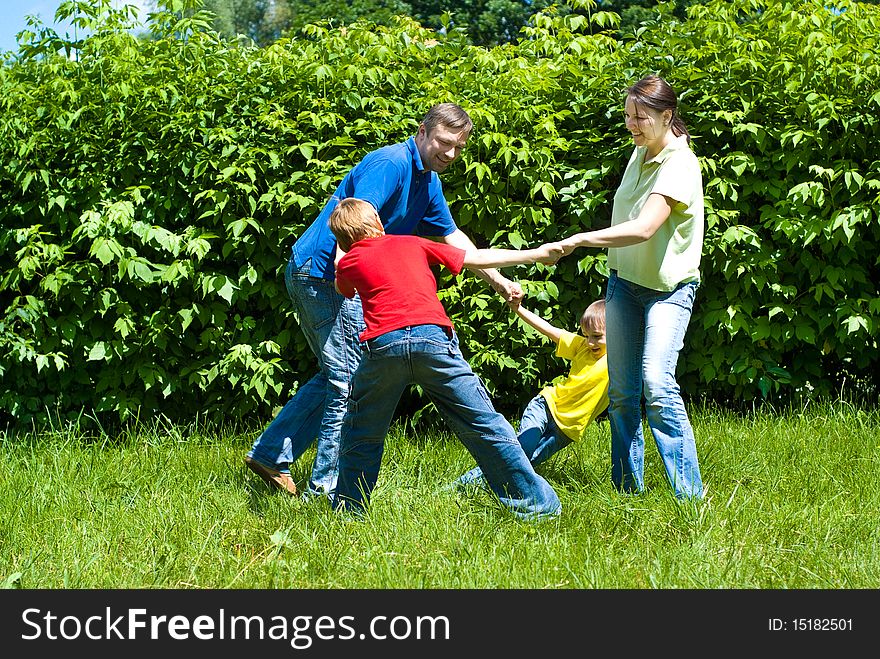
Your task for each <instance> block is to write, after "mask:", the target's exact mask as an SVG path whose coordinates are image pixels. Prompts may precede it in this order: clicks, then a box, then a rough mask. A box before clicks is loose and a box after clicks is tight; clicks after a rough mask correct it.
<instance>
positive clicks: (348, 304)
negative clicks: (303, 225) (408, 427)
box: [248, 259, 364, 500]
mask: <svg viewBox="0 0 880 659" xmlns="http://www.w3.org/2000/svg"><path fill="white" fill-rule="evenodd" d="M309 266H310V261H306V263H305V264H304V265H303V266H302V267H300V268H298V269H297V268H296V267H295V265H294V263H293V259H291V260H290V262H289V263H288V264H287V271H286V274H285V283H286V285H287V292H288V294H289V295H290V299H291V300H292V301H293V307H294V310H295V312H296V317H297V321H298V322H299V325H300V328H301V329H302V331H303V334H305V337H306V341H307V342H308V344H309V347H310V348H311V349H312V352H314V353H315V355H316V356H317V358H318V367H319V369H320V370H319V371H318V373H317V375H315V376H314V377H312V379H311V380H309V381H308V382H306V383H305V384H304V385H302V386H300V387H299V389H298V390H297V392H296V394H295V395H294V397H293V398H291V399H290V401H288V403H287V404H286V405H285V406H284V407H283V408H282V410H281V411H280V412H279V413H278V415H277V416H276V417H275V418H274V419H273V420H272V422H271V423H270V424H269V425H268V426H267V427H266V428H265V430H263V432H262V434H261V435H260V436H259V437H258V438H257V441H256V442H254V445H253V446H252V447H251V450H250V451H249V452H248V456H250V457H251V458H253V459H254V460H256V461H257V462H260V463H262V464H264V465H266V466H269V467H273V468H274V469H277V470H279V471H285V472H286V471H288V470H289V469H290V463H293V462H295V461H296V460H297V459H298V458H299V457H300V456H301V455H302V454H303V453H304V452H305V451H306V450H307V449H308V448H309V447H310V446H311V445H312V442H313V441H315V438H317V440H318V447H317V455H316V456H315V463H314V465H313V467H312V476H311V478H310V480H309V488H308V489H309V494H318V495H320V494H323V495H325V496H327V497H328V498H329V499H331V500H332V497H333V492H334V490H335V488H336V479H337V475H338V467H339V465H338V460H339V433H340V430H341V428H342V418H343V417H344V416H345V411H346V408H347V406H348V397H349V392H350V390H351V386H350V385H351V379H352V377H353V376H354V372H355V370H356V369H357V366H358V363H359V362H360V359H361V349H360V342H359V339H358V335H359V334H360V333H361V332H362V331H363V330H364V314H363V309H362V308H361V301H360V298H359V297H357V296H355V298H354V299H352V300H349V299H347V298H345V297H344V296H342V295H340V294H339V293H338V292H337V291H336V288H335V286H334V284H333V282H332V281H328V280H326V279H320V278H317V277H310V276H309V274H308V272H309Z"/></svg>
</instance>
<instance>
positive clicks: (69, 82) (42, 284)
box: [0, 0, 880, 422]
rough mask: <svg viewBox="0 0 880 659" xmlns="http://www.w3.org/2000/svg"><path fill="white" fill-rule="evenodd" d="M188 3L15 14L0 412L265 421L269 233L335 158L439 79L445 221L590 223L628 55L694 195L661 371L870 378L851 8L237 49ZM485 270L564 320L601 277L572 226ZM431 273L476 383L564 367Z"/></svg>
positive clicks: (874, 171) (516, 402)
mask: <svg viewBox="0 0 880 659" xmlns="http://www.w3.org/2000/svg"><path fill="white" fill-rule="evenodd" d="M193 6H194V3H193V2H192V0H167V1H166V2H165V3H163V10H162V11H160V12H157V13H155V14H153V15H152V16H151V18H150V21H149V27H150V29H151V30H152V32H153V35H152V38H151V39H138V38H135V37H134V36H132V35H131V34H130V33H129V32H128V31H127V30H126V29H125V28H126V27H129V26H130V25H131V23H130V21H129V19H128V16H127V14H126V10H124V9H123V10H116V9H113V8H112V7H111V4H110V3H109V2H107V0H94V2H92V3H85V2H67V3H64V4H63V5H62V7H61V9H60V10H59V11H60V12H62V13H64V12H67V13H68V14H69V15H71V16H75V17H77V20H78V21H79V25H80V27H82V28H83V29H85V30H87V31H88V32H90V33H91V36H89V37H87V38H84V39H79V40H74V39H69V38H62V37H59V36H58V35H56V34H55V33H54V32H52V31H51V30H48V29H45V28H41V29H38V30H36V31H35V32H34V33H33V34H32V35H30V37H26V39H25V42H24V43H22V44H21V46H20V48H19V51H18V52H17V53H9V54H7V55H6V61H5V63H4V65H3V66H2V67H0V109H2V115H0V157H2V161H3V163H4V176H3V177H2V178H0V200H2V203H0V224H2V228H0V248H2V251H0V282H2V283H0V354H2V361H0V409H2V410H3V411H4V413H5V414H6V415H7V416H8V418H9V420H10V421H12V422H22V421H28V420H30V419H34V418H37V419H39V418H43V417H45V416H46V415H47V414H52V415H56V414H57V415H59V416H61V417H70V416H74V415H78V414H82V413H83V411H86V412H91V411H95V412H97V413H98V414H99V415H110V416H112V417H116V418H121V419H126V418H129V417H130V416H132V415H141V416H145V415H153V414H164V415H167V416H169V417H171V418H186V417H190V416H193V415H195V414H196V413H198V414H201V415H204V416H208V417H219V416H223V417H242V416H247V415H259V416H260V417H262V418H265V417H267V416H268V415H269V414H270V413H271V410H272V408H273V407H275V406H276V405H278V404H281V403H283V402H284V401H285V400H286V399H287V398H288V397H289V395H290V393H291V392H292V391H293V390H294V389H295V387H296V385H297V383H299V382H303V381H304V380H305V379H307V378H308V377H310V376H311V374H312V373H313V372H314V368H315V367H314V358H313V357H312V355H311V353H310V352H309V350H308V347H307V346H306V343H305V340H304V338H303V337H302V335H301V333H300V332H299V330H298V328H297V325H296V322H295V320H294V319H293V317H292V315H291V312H290V305H289V303H288V301H287V295H286V292H285V290H284V285H283V276H282V274H283V267H284V264H285V262H286V259H287V257H288V255H289V249H290V246H291V244H292V243H293V241H294V240H295V239H296V236H297V235H299V234H300V233H301V232H302V230H303V229H304V228H305V227H306V226H307V225H308V224H309V223H310V222H311V220H312V219H313V218H314V217H315V216H316V214H317V212H318V210H319V208H320V207H321V205H322V204H323V203H324V201H325V199H326V197H327V195H329V194H330V193H331V192H332V190H333V189H334V187H335V185H336V184H337V182H338V181H339V179H340V178H341V177H342V176H343V175H344V173H345V172H346V171H347V170H348V169H349V168H350V167H351V166H352V165H353V164H354V163H355V162H357V161H358V160H359V159H360V158H361V157H362V156H363V155H364V154H365V153H367V152H369V151H370V150H372V149H375V148H377V147H379V146H382V145H385V144H388V143H391V142H396V141H401V140H403V139H406V138H407V137H408V136H409V135H411V134H413V132H414V131H415V129H416V127H417V124H418V119H419V118H420V117H421V116H422V115H423V113H424V112H425V111H426V109H427V108H428V107H429V106H430V105H432V104H433V103H436V102H440V101H447V100H453V101H456V102H459V103H461V104H462V105H463V106H464V107H465V108H466V109H467V110H468V111H469V112H470V113H471V115H472V116H473V118H474V120H475V123H476V130H475V132H474V135H473V136H472V138H471V140H470V144H469V146H468V148H467V149H466V151H465V152H464V155H463V156H462V162H461V163H457V164H456V165H455V166H454V167H453V168H452V171H450V172H448V173H447V174H444V188H445V190H446V193H447V197H448V199H449V200H450V203H451V206H452V209H453V214H454V215H455V217H456V218H457V219H458V221H459V224H460V226H461V227H462V228H463V229H464V231H465V232H466V233H468V234H469V235H470V236H471V237H472V238H473V239H474V241H475V242H477V243H478V244H480V245H483V246H486V245H497V246H512V247H519V246H522V245H527V244H536V243H539V242H544V241H547V240H552V239H555V238H558V237H561V236H565V235H568V234H570V233H573V232H574V231H580V230H583V229H585V228H588V227H591V226H604V225H605V224H606V223H607V221H608V217H609V216H610V203H611V198H612V195H613V191H614V189H615V188H616V185H617V182H618V180H619V177H620V175H621V174H622V169H623V166H624V164H625V162H626V157H627V155H628V153H629V151H630V149H631V148H632V147H631V142H630V140H629V139H628V135H627V133H626V132H625V131H624V130H623V127H622V118H621V108H622V100H623V99H622V93H623V90H624V89H625V87H626V85H628V84H630V83H631V82H633V81H634V80H635V79H637V78H639V77H641V76H642V75H644V74H645V73H648V72H652V71H656V72H659V73H660V74H661V75H664V76H665V77H667V79H669V80H670V82H671V83H672V84H673V86H674V87H675V88H676V89H677V91H678V92H679V95H680V97H681V101H682V110H683V113H684V116H685V119H686V120H687V121H688V123H689V126H690V127H691V132H692V134H693V135H694V149H695V151H696V152H697V154H698V156H700V159H701V161H702V163H703V167H704V176H705V179H704V182H705V187H706V195H707V221H708V222H707V240H706V249H705V251H704V253H705V257H704V267H703V271H704V273H703V274H704V280H703V284H702V286H701V288H700V292H699V293H698V298H697V305H696V309H695V313H694V319H693V322H692V326H691V331H690V334H689V337H688V339H687V340H686V347H685V353H684V354H683V359H682V361H681V364H680V366H681V380H682V384H683V387H684V390H685V392H686V393H689V394H692V395H696V394H704V395H707V396H710V397H713V398H716V399H723V400H730V401H736V400H749V399H752V398H756V397H758V398H760V397H772V396H779V395H788V394H789V393H791V392H796V391H802V390H804V389H805V388H807V389H816V390H818V391H819V393H829V392H832V391H834V390H836V389H837V388H839V387H840V386H842V384H843V382H844V379H846V381H847V382H850V381H852V380H853V379H858V380H859V381H861V382H863V383H864V382H867V383H868V386H874V385H873V382H874V381H873V380H872V379H871V378H873V377H874V376H873V372H874V370H875V369H876V362H877V343H876V335H877V322H878V320H877V319H878V313H880V301H878V295H877V284H876V282H877V281H878V279H880V277H878V274H880V273H878V272H877V269H878V268H877V256H876V255H877V253H878V242H880V240H878V239H880V235H878V222H877V200H878V189H880V175H878V161H877V159H876V158H875V157H873V156H872V155H871V153H872V145H873V144H874V143H875V142H876V138H877V131H878V127H877V126H878V124H877V122H878V105H880V90H878V80H880V75H878V55H877V53H876V51H875V50H874V49H873V47H871V46H870V45H869V44H871V43H875V42H876V41H877V37H878V32H880V30H878V25H880V13H878V11H877V8H876V7H874V6H867V5H860V4H858V3H851V2H846V1H842V2H840V3H838V5H837V7H838V10H829V9H826V8H824V7H823V4H822V3H821V2H819V1H818V0H816V1H809V2H799V3H782V2H758V1H753V2H746V3H726V2H714V3H710V4H708V5H706V6H695V7H693V8H692V9H691V10H690V17H689V19H688V20H687V21H684V22H682V21H679V20H677V19H675V18H674V17H673V16H672V14H671V8H663V7H661V10H660V13H659V14H658V18H657V20H656V21H655V22H653V23H651V24H648V25H646V26H645V27H644V28H643V29H642V30H641V31H640V32H639V33H638V35H637V36H636V37H635V38H633V39H632V40H629V41H625V42H620V41H618V40H617V39H616V37H615V35H616V27H617V25H618V20H619V19H618V17H617V15H616V14H611V13H605V12H597V11H595V4H594V3H593V2H585V1H583V0H572V2H571V3H570V6H569V7H567V8H566V11H565V12H564V14H563V13H561V14H556V13H555V12H554V10H549V11H548V12H547V13H543V14H538V15H536V16H535V17H534V26H533V27H530V28H526V29H525V30H524V33H523V36H522V39H521V40H520V42H519V43H518V44H517V45H516V46H514V45H509V44H508V45H504V46H499V47H495V48H492V49H486V48H482V47H475V46H471V45H468V44H467V43H465V42H463V41H462V40H461V39H460V38H459V37H457V36H455V35H454V34H453V35H451V36H449V37H440V41H439V42H438V41H437V39H438V36H437V35H436V34H435V33H433V32H431V31H429V30H425V29H422V28H421V27H420V26H418V25H417V24H415V23H414V22H412V21H411V20H409V19H405V18H400V19H398V21H397V22H396V24H395V25H394V26H392V27H382V26H375V25H372V24H370V23H367V22H364V23H359V24H356V25H354V26H350V27H348V28H339V29H330V28H329V27H327V26H323V25H313V26H308V27H306V28H305V29H304V30H303V32H302V34H300V35H298V36H297V37H296V38H291V39H282V40H279V41H277V42H275V43H274V44H272V45H271V46H268V47H265V48H249V47H240V46H235V45H230V44H229V43H225V42H224V41H223V40H222V39H220V38H219V37H218V35H216V34H215V33H213V32H212V31H211V30H210V29H209V27H208V25H209V20H210V17H209V16H205V15H202V14H198V13H196V14H195V15H192V13H191V12H190V11H189V10H191V9H192V8H193ZM670 7H671V6H670ZM188 13H189V15H187V14H188ZM509 274H510V276H516V277H519V278H520V279H522V280H523V281H524V286H525V288H526V289H527V291H528V293H529V301H528V304H529V305H530V306H531V307H533V308H534V309H535V310H536V311H538V312H539V313H542V314H543V315H545V317H548V318H552V319H553V320H554V321H555V322H556V323H558V324H563V325H566V326H569V327H572V328H574V327H576V317H577V315H578V314H579V313H580V311H581V310H582V309H583V307H584V306H586V304H588V303H589V302H590V301H591V300H593V299H595V298H597V297H599V296H601V295H602V294H603V291H604V281H605V275H606V270H605V258H604V254H603V253H602V252H600V251H597V250H581V251H580V252H579V253H576V254H574V255H572V256H569V257H567V258H566V259H564V260H563V261H561V262H560V263H559V264H558V265H557V266H556V267H555V268H545V267H543V266H535V267H533V268H519V269H515V270H511V271H510V273H509ZM443 285H444V288H443V290H442V292H441V295H442V297H443V298H444V302H445V304H446V306H447V308H448V309H449V311H450V313H451V315H452V318H453V321H454V322H455V324H456V327H457V328H458V330H459V333H460V335H461V336H462V341H463V344H464V349H465V351H466V355H467V356H468V357H469V358H470V360H471V362H472V364H473V365H474V367H475V369H476V370H477V371H478V372H479V373H481V375H483V376H484V378H485V379H486V380H487V382H488V383H489V384H490V388H491V389H492V391H493V393H494V395H495V398H496V400H497V401H498V403H499V407H500V408H502V409H506V410H511V411H513V410H518V408H519V407H520V406H521V405H522V404H523V403H524V401H525V400H526V397H527V396H530V395H532V393H533V391H534V390H535V389H536V388H537V387H539V386H540V385H541V384H543V383H544V382H546V381H547V380H549V379H552V378H553V377H555V376H556V375H558V374H559V373H560V372H562V370H563V369H564V368H565V365H564V364H561V363H559V362H558V361H557V360H556V359H555V358H554V357H553V356H552V350H551V348H550V346H549V345H547V344H546V343H541V341H540V339H539V338H538V337H536V336H535V335H534V333H531V332H530V331H529V330H526V329H524V328H522V326H520V325H518V324H517V322H516V321H515V319H514V317H513V315H512V314H510V313H509V311H508V310H507V309H506V307H505V306H504V305H503V303H502V302H501V301H500V299H498V298H497V297H496V296H495V295H494V294H493V293H492V292H491V291H490V290H489V289H488V287H486V286H485V285H484V284H483V283H482V282H479V281H478V280H476V279H475V278H473V277H469V276H462V277H458V278H455V279H450V278H444V280H443Z"/></svg>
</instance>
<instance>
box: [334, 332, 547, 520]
mask: <svg viewBox="0 0 880 659" xmlns="http://www.w3.org/2000/svg"><path fill="white" fill-rule="evenodd" d="M410 384H417V385H419V386H420V387H421V388H422V389H423V390H424V392H425V393H426V394H427V395H428V397H429V398H430V399H431V400H432V401H433V403H434V405H436V406H437V409H438V410H439V411H440V413H441V415H443V416H444V417H445V419H446V421H447V422H448V423H449V425H450V426H451V428H452V430H453V431H454V432H455V434H456V436H457V437H458V438H459V440H461V442H462V443H463V444H464V445H465V447H466V448H467V449H468V451H470V453H471V455H472V456H473V457H474V459H475V460H476V461H477V464H478V465H479V466H480V468H481V469H482V470H483V473H484V474H485V475H486V480H487V481H488V483H489V487H490V488H491V489H492V491H493V492H494V493H495V495H496V496H497V497H498V498H499V499H500V501H501V503H502V505H504V506H505V507H506V508H508V509H509V510H510V511H511V512H512V513H513V514H514V515H516V516H517V517H520V518H523V519H540V518H543V517H552V516H555V515H558V514H559V512H560V510H561V508H562V506H561V504H560V502H559V498H558V497H557V496H556V492H554V491H553V488H552V487H550V484H549V483H548V482H547V481H546V480H544V479H543V478H542V477H541V476H539V475H538V474H536V473H535V470H534V469H533V468H532V465H531V464H530V463H529V460H528V458H527V457H526V454H525V453H524V452H523V450H522V447H521V446H520V444H519V442H518V441H517V439H516V433H515V432H514V431H513V427H512V426H511V425H510V423H509V422H508V421H507V419H505V418H504V417H503V416H502V415H501V414H499V413H498V412H496V411H495V408H494V407H493V405H492V402H491V401H490V400H489V395H488V394H487V393H486V389H485V387H484V386H483V383H482V382H481V381H480V379H479V378H478V377H477V375H476V374H475V373H474V372H473V370H472V369H471V367H470V365H469V364H468V363H467V361H466V360H465V359H464V357H463V356H462V354H461V351H460V350H459V347H458V337H457V336H456V335H455V333H454V332H449V334H447V332H446V330H444V328H442V327H439V326H437V325H417V326H414V327H406V328H404V329H399V330H393V331H390V332H387V333H386V334H383V335H381V336H378V337H376V338H373V339H370V340H369V341H367V342H366V343H365V344H364V357H363V360H362V361H361V364H360V366H359V368H358V371H357V373H356V375H355V378H354V382H353V383H352V395H351V402H350V406H349V412H348V415H347V416H346V417H345V421H344V424H343V431H342V446H341V448H340V456H339V482H338V484H337V488H336V497H335V499H334V507H336V508H345V509H349V510H352V511H354V512H356V513H360V512H363V510H364V507H365V505H366V503H367V502H368V501H369V498H370V493H371V492H372V490H373V488H374V486H375V485H376V480H377V478H378V476H379V466H380V463H381V461H382V452H383V449H384V442H385V435H386V434H387V433H388V428H389V426H390V425H391V420H392V417H393V414H394V410H395V408H396V407H397V403H398V401H399V400H400V396H401V394H402V393H403V391H404V389H405V388H406V387H407V386H409V385H410Z"/></svg>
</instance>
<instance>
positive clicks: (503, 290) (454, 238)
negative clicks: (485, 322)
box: [429, 229, 523, 302]
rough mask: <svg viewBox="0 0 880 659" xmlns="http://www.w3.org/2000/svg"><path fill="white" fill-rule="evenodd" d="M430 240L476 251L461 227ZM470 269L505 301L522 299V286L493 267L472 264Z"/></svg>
mask: <svg viewBox="0 0 880 659" xmlns="http://www.w3.org/2000/svg"><path fill="white" fill-rule="evenodd" d="M429 237H430V236H429ZM431 240H436V241H438V242H444V243H446V244H447V245H452V246H453V247H458V248H459V249H462V250H464V251H465V252H471V251H476V249H477V247H476V245H474V243H473V242H472V241H471V239H470V238H468V237H467V235H466V234H465V233H464V232H463V231H462V230H461V229H456V230H455V231H453V232H452V233H451V234H449V235H448V236H443V237H442V238H431ZM464 267H466V268H467V267H468V264H467V261H465V263H464ZM470 269H471V270H472V271H473V273H474V274H475V275H477V277H479V278H480V279H482V280H483V281H485V282H486V283H487V284H489V285H490V286H491V287H492V289H493V290H494V291H495V292H496V293H498V294H499V295H500V296H501V297H503V298H504V300H505V301H506V302H514V301H519V300H522V299H523V290H522V287H521V286H520V285H519V284H518V283H516V282H514V281H511V280H510V279H508V278H507V277H505V276H504V275H502V274H501V273H500V272H498V271H497V270H495V268H491V267H485V268H484V267H480V266H474V267H472V268H470Z"/></svg>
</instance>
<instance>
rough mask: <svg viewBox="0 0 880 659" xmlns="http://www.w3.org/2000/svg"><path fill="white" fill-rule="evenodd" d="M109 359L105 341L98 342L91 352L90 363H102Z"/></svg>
mask: <svg viewBox="0 0 880 659" xmlns="http://www.w3.org/2000/svg"><path fill="white" fill-rule="evenodd" d="M106 358H107V346H106V345H105V344H104V342H103V341H98V342H97V343H95V345H93V346H92V349H91V350H90V351H89V361H90V362H95V361H101V360H104V359H106Z"/></svg>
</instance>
